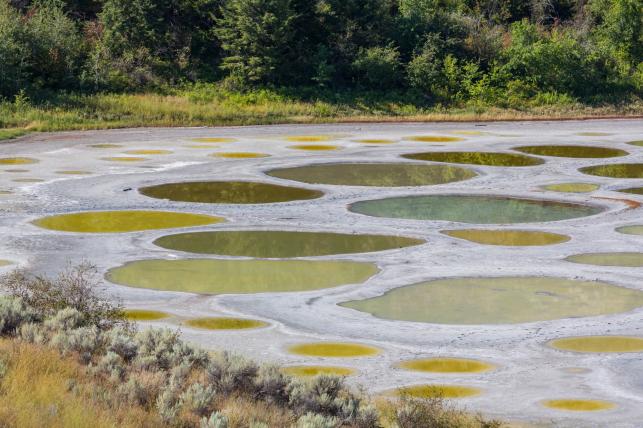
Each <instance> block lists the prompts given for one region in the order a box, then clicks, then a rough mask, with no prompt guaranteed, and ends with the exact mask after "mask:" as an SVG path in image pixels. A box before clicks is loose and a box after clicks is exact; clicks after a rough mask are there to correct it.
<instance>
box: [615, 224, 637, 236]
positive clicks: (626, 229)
mask: <svg viewBox="0 0 643 428" xmlns="http://www.w3.org/2000/svg"><path fill="white" fill-rule="evenodd" d="M616 231H617V232H619V233H624V234H626V235H643V224H641V225H634V226H623V227H619V228H618V229H616Z"/></svg>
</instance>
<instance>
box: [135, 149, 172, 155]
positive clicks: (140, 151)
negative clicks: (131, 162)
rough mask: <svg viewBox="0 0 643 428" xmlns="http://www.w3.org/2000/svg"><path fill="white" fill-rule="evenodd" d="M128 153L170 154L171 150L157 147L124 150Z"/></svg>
mask: <svg viewBox="0 0 643 428" xmlns="http://www.w3.org/2000/svg"><path fill="white" fill-rule="evenodd" d="M124 153H125V154H128V155H170V154H172V151H171V150H156V149H141V150H128V151H126V152H124Z"/></svg>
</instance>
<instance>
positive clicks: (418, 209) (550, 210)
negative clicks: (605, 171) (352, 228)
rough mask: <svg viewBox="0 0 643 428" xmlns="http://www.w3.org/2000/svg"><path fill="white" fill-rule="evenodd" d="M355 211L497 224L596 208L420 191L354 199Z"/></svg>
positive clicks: (579, 214) (565, 216)
mask: <svg viewBox="0 0 643 428" xmlns="http://www.w3.org/2000/svg"><path fill="white" fill-rule="evenodd" d="M350 210H351V211H353V212H356V213H360V214H365V215H370V216H374V217H392V218H406V219H412V220H444V221H457V222H462V223H478V224H494V223H495V224H501V223H530V222H546V221H558V220H567V219H571V218H576V217H585V216H590V215H594V214H597V213H599V212H601V209H600V208H597V207H593V206H588V205H580V204H571V203H564V202H555V201H543V200H532V199H518V198H503V197H495V196H477V195H421V196H405V197H398V198H386V199H377V200H371V201H361V202H356V203H354V204H352V205H351V206H350Z"/></svg>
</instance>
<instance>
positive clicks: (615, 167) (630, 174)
mask: <svg viewBox="0 0 643 428" xmlns="http://www.w3.org/2000/svg"><path fill="white" fill-rule="evenodd" d="M579 171H580V172H582V173H583V174H589V175H597V176H599V177H612V178H643V163H617V164H609V165H596V166H588V167H585V168H581V169H580V170H579Z"/></svg>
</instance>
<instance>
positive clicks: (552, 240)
mask: <svg viewBox="0 0 643 428" xmlns="http://www.w3.org/2000/svg"><path fill="white" fill-rule="evenodd" d="M442 233H444V234H445V235H448V236H451V237H453V238H460V239H466V240H467V241H472V242H476V243H478V244H485V245H506V246H516V247H522V246H532V245H534V246H535V245H554V244H560V243H562V242H567V241H569V240H570V238H569V236H565V235H559V234H557V233H550V232H539V231H527V230H483V229H463V230H445V231H443V232H442Z"/></svg>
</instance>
